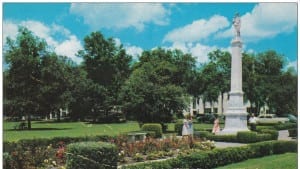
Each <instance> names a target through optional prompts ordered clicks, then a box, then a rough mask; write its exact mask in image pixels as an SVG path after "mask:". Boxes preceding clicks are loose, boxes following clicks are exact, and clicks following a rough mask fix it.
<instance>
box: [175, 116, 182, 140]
mask: <svg viewBox="0 0 300 169" xmlns="http://www.w3.org/2000/svg"><path fill="white" fill-rule="evenodd" d="M182 125H183V124H182V121H179V120H177V121H176V123H175V126H174V128H175V132H176V133H177V135H178V136H181V135H182Z"/></svg>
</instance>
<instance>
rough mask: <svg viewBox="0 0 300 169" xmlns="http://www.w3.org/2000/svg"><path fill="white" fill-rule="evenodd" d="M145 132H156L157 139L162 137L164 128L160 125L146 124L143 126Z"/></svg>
mask: <svg viewBox="0 0 300 169" xmlns="http://www.w3.org/2000/svg"><path fill="white" fill-rule="evenodd" d="M142 130H143V131H155V137H156V138H158V137H161V136H162V127H161V125H160V124H159V123H146V124H144V125H143V126H142Z"/></svg>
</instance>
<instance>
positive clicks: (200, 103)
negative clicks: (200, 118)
mask: <svg viewBox="0 0 300 169" xmlns="http://www.w3.org/2000/svg"><path fill="white" fill-rule="evenodd" d="M199 113H200V114H203V113H204V105H203V100H202V98H201V97H200V98H199Z"/></svg>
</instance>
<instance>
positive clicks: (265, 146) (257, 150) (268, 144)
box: [249, 141, 274, 157]
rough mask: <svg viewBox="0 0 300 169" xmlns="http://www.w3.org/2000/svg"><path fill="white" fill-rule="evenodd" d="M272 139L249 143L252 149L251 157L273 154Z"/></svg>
mask: <svg viewBox="0 0 300 169" xmlns="http://www.w3.org/2000/svg"><path fill="white" fill-rule="evenodd" d="M273 145H274V142H273V141H265V142H259V143H254V144H250V145H249V146H250V149H251V151H252V155H253V157H263V156H266V155H271V154H273Z"/></svg>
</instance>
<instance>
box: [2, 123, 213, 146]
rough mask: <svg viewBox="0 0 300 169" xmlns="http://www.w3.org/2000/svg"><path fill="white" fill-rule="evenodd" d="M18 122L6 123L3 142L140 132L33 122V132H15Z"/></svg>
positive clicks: (134, 126) (130, 126)
mask: <svg viewBox="0 0 300 169" xmlns="http://www.w3.org/2000/svg"><path fill="white" fill-rule="evenodd" d="M16 124H18V122H4V124H3V129H4V134H3V140H4V141H17V140H20V139H34V138H52V137H61V136H69V137H79V136H94V135H109V136H116V135H118V134H120V133H124V132H129V131H137V130H140V128H139V125H138V123H137V122H127V123H113V124H88V123H85V122H69V123H66V122H64V123H63V122H61V123H58V122H38V121H34V122H32V130H31V131H28V130H14V126H15V125H16ZM212 126H213V125H212V124H199V123H194V128H195V129H199V128H212ZM168 131H169V132H174V124H173V123H170V124H168Z"/></svg>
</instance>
